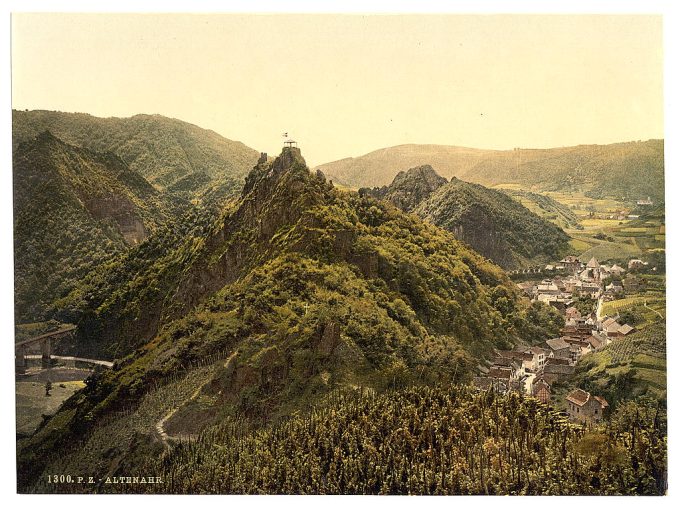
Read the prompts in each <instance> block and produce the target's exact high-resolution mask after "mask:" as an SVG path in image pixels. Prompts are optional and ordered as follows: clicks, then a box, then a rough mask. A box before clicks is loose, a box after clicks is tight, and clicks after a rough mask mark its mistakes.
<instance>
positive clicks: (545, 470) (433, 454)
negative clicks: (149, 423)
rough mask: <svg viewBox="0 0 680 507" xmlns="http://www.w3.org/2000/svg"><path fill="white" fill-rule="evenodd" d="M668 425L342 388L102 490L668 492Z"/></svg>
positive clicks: (659, 414) (222, 434)
mask: <svg viewBox="0 0 680 507" xmlns="http://www.w3.org/2000/svg"><path fill="white" fill-rule="evenodd" d="M665 432H666V416H665V410H663V409H662V408H660V407H658V406H654V405H649V404H635V403H628V404H625V405H623V406H622V407H621V408H620V409H619V410H618V411H617V412H616V413H615V414H614V415H613V416H612V417H611V418H610V421H609V423H608V424H607V425H606V426H602V427H598V428H588V427H585V426H580V425H575V424H570V423H568V422H567V420H566V417H564V416H563V415H561V414H559V413H557V412H555V411H553V410H552V409H551V408H550V407H548V406H546V405H543V404H541V403H539V402H537V401H536V400H535V399H531V398H528V399H527V398H522V397H520V396H518V395H516V394H514V393H513V394H512V395H510V396H506V397H503V396H495V395H494V394H493V392H487V393H473V392H471V391H469V390H466V389H464V388H463V389H461V388H445V387H411V388H404V389H400V390H397V391H388V392H385V393H383V394H375V393H373V392H371V391H366V390H360V391H355V392H347V391H345V392H341V393H334V394H333V395H331V396H329V397H328V398H327V399H326V400H325V401H323V402H321V403H320V404H319V405H318V406H317V407H315V408H314V409H313V410H311V411H309V412H306V413H303V414H299V415H295V416H293V417H292V418H289V419H287V420H284V421H281V422H279V423H277V424H274V425H269V426H267V427H264V428H256V427H253V426H252V425H250V424H249V423H248V421H246V420H243V419H240V418H236V419H232V418H230V419H227V420H225V421H224V422H222V423H220V424H218V425H217V426H214V427H212V428H209V429H207V430H204V431H202V432H201V434H200V435H199V436H198V438H197V439H195V440H193V441H192V440H189V441H187V440H185V441H184V442H182V443H179V444H177V445H176V446H175V445H173V448H172V449H171V450H170V451H169V452H166V453H162V454H161V455H159V454H157V453H151V452H150V453H148V454H147V457H146V458H142V459H138V460H135V461H133V462H134V463H137V468H136V469H134V468H133V470H127V471H126V473H127V474H130V475H145V474H147V473H148V471H149V470H153V471H154V473H155V474H156V475H160V476H161V477H162V478H163V483H162V484H158V485H155V486H153V487H143V488H140V486H138V485H130V486H118V485H116V486H111V485H108V486H107V485H101V486H97V487H96V489H97V490H99V491H101V492H153V493H193V494H195V493H222V494H224V493H231V494H263V493H264V494H412V495H413V494H415V495H442V494H491V495H508V494H510V495H515V494H528V495H537V494H552V495H601V494H604V495H620V494H638V495H661V494H664V493H665V491H666V488H667V476H666V474H667V465H666V437H665ZM147 445H148V444H147ZM74 465H76V464H75V463H74ZM76 466H77V465H76ZM90 487H91V486H90ZM67 488H68V489H67ZM67 488H65V487H64V486H57V487H54V488H53V489H52V488H46V491H48V492H59V491H73V486H72V485H69V486H68V487H67ZM82 489H83V490H87V487H85V488H82ZM43 490H45V489H43Z"/></svg>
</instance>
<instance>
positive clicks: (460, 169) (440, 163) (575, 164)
mask: <svg viewBox="0 0 680 507" xmlns="http://www.w3.org/2000/svg"><path fill="white" fill-rule="evenodd" d="M423 164H431V165H432V166H434V167H437V168H438V170H440V171H441V174H442V175H443V176H445V177H447V178H451V177H453V176H455V177H457V178H462V179H464V180H466V181H472V182H475V183H482V184H484V185H497V184H500V183H515V184H519V185H522V186H523V187H524V188H537V189H542V190H564V191H585V192H587V193H588V195H590V196H592V197H603V196H608V197H613V198H616V199H619V200H621V201H628V202H631V201H632V202H634V201H636V200H637V199H641V198H645V197H648V196H650V197H652V198H653V199H654V200H655V201H663V200H664V184H663V182H664V157H663V140H657V139H655V140H649V141H644V142H628V143H618V144H609V145H579V146H571V147H565V148H552V149H545V150H536V149H514V150H508V151H493V150H475V149H470V148H460V147H455V146H442V145H413V144H412V145H403V146H394V147H391V148H384V149H381V150H377V151H375V152H372V153H368V154H366V155H363V156H361V157H357V158H348V159H342V160H338V161H336V162H330V163H328V164H324V165H321V166H319V167H318V168H319V169H321V170H322V171H323V172H324V173H326V174H327V175H328V176H329V177H330V178H332V179H336V180H337V181H338V182H340V183H343V184H345V185H348V186H352V187H355V188H359V187H374V186H381V185H387V184H388V183H389V182H390V181H391V180H392V178H394V176H395V175H396V174H397V173H398V172H399V171H403V170H406V169H408V168H409V167H414V166H418V165H423Z"/></svg>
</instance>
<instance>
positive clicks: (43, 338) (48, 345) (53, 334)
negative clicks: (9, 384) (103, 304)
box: [14, 324, 76, 372]
mask: <svg viewBox="0 0 680 507" xmlns="http://www.w3.org/2000/svg"><path fill="white" fill-rule="evenodd" d="M75 330H76V326H74V325H72V324H64V325H62V326H60V327H59V329H56V330H54V331H50V332H49V333H45V334H41V335H39V336H34V337H32V338H28V339H26V340H23V341H20V342H17V343H15V344H14V351H15V352H14V365H15V368H16V371H18V372H22V371H25V370H26V359H27V357H30V356H29V351H30V350H31V349H36V348H38V347H40V357H41V359H42V367H43V368H47V367H49V365H50V359H52V345H53V344H54V342H55V341H56V340H59V339H60V338H63V337H65V336H69V335H70V334H71V333H73V332H74V331H75Z"/></svg>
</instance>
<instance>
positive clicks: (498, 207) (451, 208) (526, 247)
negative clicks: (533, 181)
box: [414, 178, 569, 269]
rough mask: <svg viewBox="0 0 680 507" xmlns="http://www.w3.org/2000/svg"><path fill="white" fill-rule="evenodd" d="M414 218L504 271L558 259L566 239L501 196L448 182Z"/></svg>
mask: <svg viewBox="0 0 680 507" xmlns="http://www.w3.org/2000/svg"><path fill="white" fill-rule="evenodd" d="M414 213H416V214H417V215H419V216H420V217H422V218H424V219H425V220H427V221H429V222H432V223H433V224H435V225H437V226H439V227H442V228H444V229H446V230H449V231H451V232H453V233H454V234H455V235H456V237H458V238H459V239H462V240H464V241H465V242H467V243H468V244H469V245H470V246H471V247H472V248H474V249H475V250H477V251H478V252H480V253H481V254H482V255H484V256H486V257H488V258H490V259H492V260H493V261H494V262H496V263H498V264H499V265H500V266H502V267H504V268H506V269H510V268H516V267H518V266H522V265H526V264H534V263H536V262H538V263H540V262H542V261H545V260H551V259H555V258H559V257H560V256H561V255H562V254H564V253H565V252H566V251H567V250H568V248H569V247H568V241H569V236H567V234H566V233H565V232H564V231H563V230H562V229H560V228H559V227H558V226H557V225H555V224H552V223H550V222H547V221H546V220H544V219H543V218H541V217H539V216H538V215H536V214H535V213H533V212H531V211H529V210H528V209H527V208H525V207H524V206H522V205H521V204H520V203H519V202H517V201H515V200H514V199H512V198H511V197H509V196H507V195H506V194H504V193H503V192H500V191H498V190H493V189H490V188H486V187H483V186H482V185H477V184H474V183H467V182H465V181H461V180H459V179H457V178H453V179H452V180H451V181H450V182H449V183H447V184H446V185H442V186H441V187H439V189H438V190H436V191H435V192H433V193H432V195H430V196H429V198H427V199H425V200H424V201H422V202H421V203H420V204H419V205H418V206H417V207H416V208H415V209H414Z"/></svg>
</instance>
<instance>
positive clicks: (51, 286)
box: [13, 132, 181, 322]
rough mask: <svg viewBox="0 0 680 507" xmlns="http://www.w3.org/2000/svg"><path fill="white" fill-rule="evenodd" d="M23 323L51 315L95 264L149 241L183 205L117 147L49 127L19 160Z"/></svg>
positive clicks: (18, 286)
mask: <svg viewBox="0 0 680 507" xmlns="http://www.w3.org/2000/svg"><path fill="white" fill-rule="evenodd" d="M13 172H14V253H15V298H16V309H15V310H16V317H17V320H18V321H20V322H21V321H25V320H28V321H31V320H37V319H39V318H41V317H43V316H44V315H43V313H44V311H45V308H46V306H47V305H48V304H49V303H51V302H53V301H54V300H55V299H57V298H58V297H61V296H63V295H64V294H65V293H66V292H68V291H69V290H70V289H71V288H73V287H74V286H75V284H76V283H77V281H78V280H80V279H82V278H83V277H84V276H85V275H86V274H88V273H89V272H90V271H91V270H92V269H93V268H95V267H96V266H97V265H99V264H101V263H102V262H104V261H106V260H107V259H110V258H112V257H113V256H115V255H116V254H118V253H120V252H123V251H125V250H127V249H128V248H130V247H132V246H134V245H136V244H138V243H140V242H142V241H143V240H144V239H145V238H146V237H147V236H149V235H150V234H151V233H152V232H153V231H155V230H157V229H158V228H159V227H160V225H161V224H163V223H164V222H165V221H167V220H168V217H169V216H171V215H173V214H174V213H176V212H178V210H180V209H181V204H180V203H179V202H177V201H175V200H172V199H169V198H167V197H164V196H162V195H161V194H159V193H158V191H157V190H155V189H154V188H153V187H152V186H151V185H150V184H149V183H148V182H147V181H146V180H145V179H144V178H143V177H141V176H140V175H139V174H138V173H136V172H135V171H133V170H131V169H130V168H129V167H128V165H127V164H126V163H125V162H124V161H123V160H121V159H120V158H119V157H117V156H116V155H113V154H111V153H97V152H93V151H90V150H87V149H83V148H76V147H75V146H71V145H69V144H66V143H65V142H63V141H61V140H59V139H57V138H56V137H55V136H53V135H52V134H51V133H49V132H43V133H41V134H40V135H38V136H37V138H36V139H34V140H32V141H28V142H26V143H22V144H20V145H19V146H18V147H17V149H16V151H15V153H14V160H13Z"/></svg>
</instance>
